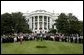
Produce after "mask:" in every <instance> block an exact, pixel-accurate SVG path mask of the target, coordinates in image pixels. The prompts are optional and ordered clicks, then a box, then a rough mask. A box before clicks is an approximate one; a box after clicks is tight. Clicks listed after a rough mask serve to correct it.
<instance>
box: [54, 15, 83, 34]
mask: <svg viewBox="0 0 84 55" xmlns="http://www.w3.org/2000/svg"><path fill="white" fill-rule="evenodd" d="M55 25H56V27H57V30H58V32H59V33H63V34H79V35H81V34H82V33H83V31H82V30H83V22H80V21H78V19H77V17H75V16H73V15H72V13H69V14H68V15H65V14H64V13H61V14H60V15H59V16H58V19H57V20H56V24H55Z"/></svg>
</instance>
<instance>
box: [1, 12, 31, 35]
mask: <svg viewBox="0 0 84 55" xmlns="http://www.w3.org/2000/svg"><path fill="white" fill-rule="evenodd" d="M14 32H15V33H18V32H24V33H25V32H27V33H30V32H32V31H31V30H29V25H28V24H27V21H26V19H25V17H24V16H23V14H22V13H21V12H16V13H12V14H9V13H4V14H2V15H1V34H9V33H14Z"/></svg>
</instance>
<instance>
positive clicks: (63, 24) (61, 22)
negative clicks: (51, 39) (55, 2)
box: [56, 13, 68, 33]
mask: <svg viewBox="0 0 84 55" xmlns="http://www.w3.org/2000/svg"><path fill="white" fill-rule="evenodd" d="M56 27H57V30H58V32H59V33H66V32H67V27H68V21H67V16H66V15H65V14H64V13H61V14H60V15H59V16H58V19H57V20H56Z"/></svg>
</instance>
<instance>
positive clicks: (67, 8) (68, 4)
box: [1, 1, 83, 20]
mask: <svg viewBox="0 0 84 55" xmlns="http://www.w3.org/2000/svg"><path fill="white" fill-rule="evenodd" d="M40 9H41V10H46V11H48V12H53V11H54V13H59V14H60V13H66V14H68V13H72V14H73V15H74V16H76V17H77V18H78V19H79V20H83V1H1V14H3V13H6V12H8V13H12V12H22V13H30V12H32V11H35V10H40Z"/></svg>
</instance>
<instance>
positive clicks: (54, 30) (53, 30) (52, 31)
mask: <svg viewBox="0 0 84 55" xmlns="http://www.w3.org/2000/svg"><path fill="white" fill-rule="evenodd" d="M56 32H57V30H56V29H50V31H49V32H48V33H54V34H55V33H56Z"/></svg>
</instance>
